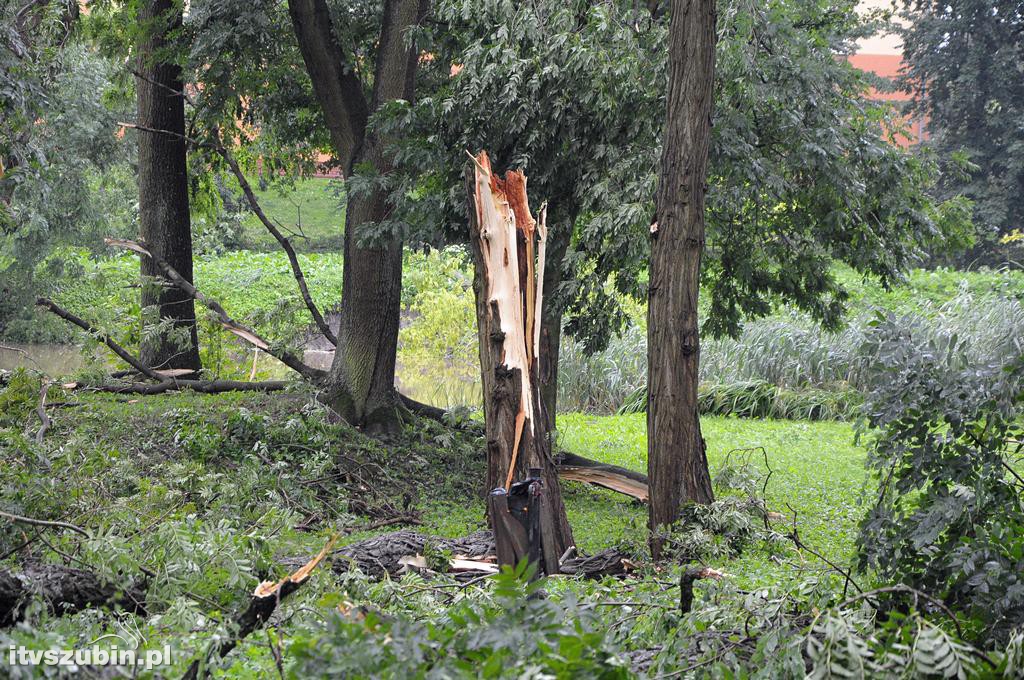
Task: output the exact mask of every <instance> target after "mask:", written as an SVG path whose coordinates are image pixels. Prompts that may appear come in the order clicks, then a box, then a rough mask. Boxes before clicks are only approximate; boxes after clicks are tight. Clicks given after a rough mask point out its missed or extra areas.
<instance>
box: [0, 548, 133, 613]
mask: <svg viewBox="0 0 1024 680" xmlns="http://www.w3.org/2000/svg"><path fill="white" fill-rule="evenodd" d="M34 597H38V598H40V599H42V601H43V602H45V603H46V606H47V607H48V608H49V609H50V611H51V612H53V613H55V614H58V615H60V614H67V613H72V612H77V611H81V610H83V609H88V608H90V607H102V606H111V607H120V608H122V609H125V610H127V611H131V612H136V613H145V610H144V607H143V603H144V602H145V591H144V589H143V588H142V587H140V586H138V585H136V584H131V583H128V584H125V583H110V582H107V581H105V580H103V579H102V578H100V577H99V576H98V575H97V574H94V573H93V572H91V571H86V570H84V569H74V568H71V567H65V566H62V565H58V564H43V563H40V562H32V563H29V564H26V565H25V566H24V567H23V569H22V571H20V572H18V573H15V572H11V571H7V570H3V571H0V627H3V626H10V625H13V624H15V623H17V622H18V621H20V620H21V618H22V616H23V614H24V608H25V605H26V604H28V602H29V601H30V600H31V599H32V598H34Z"/></svg>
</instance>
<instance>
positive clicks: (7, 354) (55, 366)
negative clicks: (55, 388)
mask: <svg viewBox="0 0 1024 680" xmlns="http://www.w3.org/2000/svg"><path fill="white" fill-rule="evenodd" d="M85 364H86V361H85V356H84V355H83V354H82V350H81V349H80V348H79V347H76V346H75V345H44V344H24V343H11V342H5V343H2V344H0V370H7V371H13V370H14V369H16V368H31V369H35V370H37V371H41V372H43V373H45V374H46V375H48V376H50V377H51V378H57V377H60V376H66V375H70V374H72V373H75V372H76V371H79V370H81V369H82V368H83V367H84V366H85Z"/></svg>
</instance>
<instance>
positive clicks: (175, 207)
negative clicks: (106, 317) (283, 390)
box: [135, 0, 201, 370]
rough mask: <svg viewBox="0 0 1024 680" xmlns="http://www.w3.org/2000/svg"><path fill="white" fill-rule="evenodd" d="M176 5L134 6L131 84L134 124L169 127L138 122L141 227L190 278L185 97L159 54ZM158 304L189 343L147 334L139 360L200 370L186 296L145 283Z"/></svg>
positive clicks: (175, 70) (177, 19)
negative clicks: (137, 29) (136, 30)
mask: <svg viewBox="0 0 1024 680" xmlns="http://www.w3.org/2000/svg"><path fill="white" fill-rule="evenodd" d="M181 20H182V16H181V5H180V4H178V3H175V2H174V1H173V0H146V1H144V2H143V3H142V4H141V6H140V8H139V23H140V26H141V28H142V38H141V39H140V43H139V64H138V73H139V74H140V77H137V78H136V81H135V85H136V90H137V95H138V108H139V111H138V119H139V120H138V123H139V126H141V127H145V128H150V129H152V130H167V131H170V132H172V133H174V134H166V133H162V132H161V133H158V132H149V131H146V130H142V129H140V130H138V136H139V230H140V233H141V236H142V240H143V241H145V242H146V243H148V244H149V246H150V247H151V248H152V249H153V251H154V253H156V254H157V255H159V256H160V257H161V258H163V259H164V260H166V261H167V262H168V263H169V264H170V265H171V266H172V267H174V268H175V269H176V270H177V271H178V272H179V273H180V274H181V275H182V276H184V277H185V278H186V279H188V281H190V282H191V281H192V225H191V220H190V216H189V209H188V168H187V165H186V148H185V139H184V135H185V98H184V96H183V94H182V88H183V85H182V82H181V68H180V67H178V66H176V65H174V64H172V63H168V62H165V61H161V58H162V57H161V55H160V51H161V50H163V49H164V48H166V46H167V36H168V35H169V34H170V33H171V32H172V31H175V30H177V29H179V28H180V27H181ZM141 271H142V276H143V278H147V277H160V276H161V272H160V269H159V268H158V267H157V266H156V264H155V263H154V262H152V261H151V260H149V259H148V258H144V259H142V260H141ZM153 305H155V306H157V308H158V309H159V311H160V318H161V319H170V320H172V321H173V323H174V326H175V328H176V329H185V330H186V331H187V335H188V343H189V344H188V346H183V345H182V344H181V343H176V342H175V341H174V339H173V338H171V337H168V335H167V334H159V335H155V336H153V337H146V336H147V334H146V333H144V334H143V342H142V345H141V348H140V357H141V359H142V363H144V364H145V365H147V366H150V367H152V368H157V369H168V368H190V369H193V370H199V369H200V368H201V365H200V361H199V337H198V334H197V332H196V310H195V305H194V304H193V302H192V298H190V297H189V296H187V295H185V294H184V293H183V292H182V291H181V290H179V289H178V288H177V287H175V286H166V287H160V288H155V287H154V286H149V285H147V286H143V288H142V306H143V308H146V307H149V306H153Z"/></svg>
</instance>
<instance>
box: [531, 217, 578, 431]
mask: <svg viewBox="0 0 1024 680" xmlns="http://www.w3.org/2000/svg"><path fill="white" fill-rule="evenodd" d="M574 225H575V219H570V220H569V221H568V223H566V224H562V223H561V221H559V222H556V223H555V226H554V227H552V228H550V229H549V230H548V233H549V236H550V237H549V238H548V247H547V263H546V266H545V267H544V271H543V272H541V274H542V275H543V276H544V290H546V291H547V294H548V299H547V300H545V305H544V309H543V310H542V311H541V319H540V350H539V351H538V353H537V356H538V357H539V358H540V373H539V375H538V378H539V382H540V394H541V401H542V402H543V403H544V415H545V416H546V417H547V431H548V432H554V431H555V430H556V419H557V417H558V359H559V350H560V349H561V342H562V313H563V312H564V311H565V304H564V303H563V302H562V300H561V299H560V296H558V295H556V293H555V291H557V290H558V286H559V285H560V284H561V283H562V262H563V261H564V260H565V253H566V251H567V250H568V249H569V242H570V241H571V240H572V230H573V226H574Z"/></svg>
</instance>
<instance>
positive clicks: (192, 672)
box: [182, 536, 338, 680]
mask: <svg viewBox="0 0 1024 680" xmlns="http://www.w3.org/2000/svg"><path fill="white" fill-rule="evenodd" d="M337 540H338V537H337V536H332V537H331V539H330V540H329V541H328V542H327V545H325V546H324V548H323V550H321V551H320V553H319V554H317V556H316V557H314V558H313V559H311V560H309V561H308V562H306V563H305V564H304V565H302V566H301V567H299V568H298V569H296V570H295V571H294V572H292V573H291V574H290V575H288V576H285V577H284V578H283V579H281V580H280V581H277V582H274V581H264V582H263V583H261V584H259V585H258V586H257V587H256V590H255V592H253V594H252V600H251V601H250V602H249V606H248V607H247V608H246V609H245V611H243V612H242V613H241V614H240V615H239V616H238V617H237V618H236V619H235V621H234V623H235V626H237V631H236V632H235V633H234V634H232V635H230V636H229V637H227V638H226V639H224V640H223V641H222V642H221V643H220V644H215V645H213V646H211V647H210V649H208V650H207V654H206V655H205V657H204V658H203V659H196V660H195V661H193V662H192V664H191V665H190V666H189V667H188V670H187V671H185V675H183V676H182V680H196V678H198V677H199V672H200V666H201V665H205V664H203V661H204V660H205V659H209V658H210V657H211V656H217V657H220V658H223V657H225V656H227V655H228V654H229V653H230V652H231V650H232V649H234V648H235V647H236V646H238V643H239V642H241V641H242V640H244V639H245V638H246V637H247V636H248V635H249V634H250V633H252V632H253V631H254V630H256V629H257V628H259V627H260V626H262V625H263V624H264V623H266V621H267V619H269V618H270V615H271V614H273V613H274V610H275V609H277V605H279V604H280V603H281V600H283V599H284V598H286V597H288V596H289V595H291V594H292V593H293V592H295V591H296V590H298V589H299V587H300V586H302V584H304V583H305V582H306V581H308V580H309V576H310V574H312V573H313V570H314V569H316V567H317V565H318V564H320V562H321V560H323V559H324V557H326V556H327V553H328V552H330V550H331V548H332V547H334V543H335V541H337ZM207 675H209V672H208V670H206V669H205V668H204V669H203V676H204V677H205V676H207Z"/></svg>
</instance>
